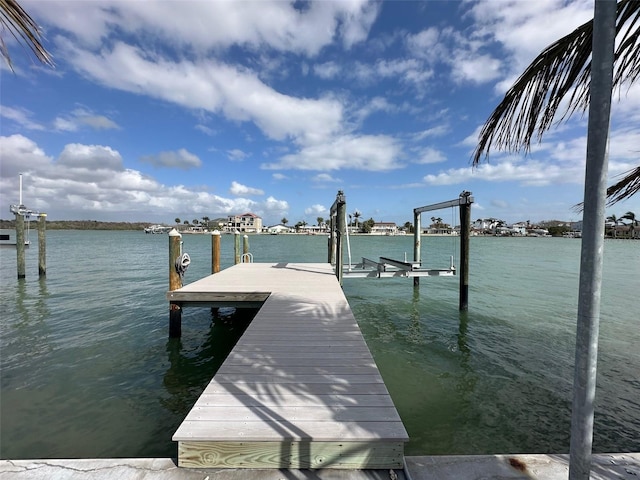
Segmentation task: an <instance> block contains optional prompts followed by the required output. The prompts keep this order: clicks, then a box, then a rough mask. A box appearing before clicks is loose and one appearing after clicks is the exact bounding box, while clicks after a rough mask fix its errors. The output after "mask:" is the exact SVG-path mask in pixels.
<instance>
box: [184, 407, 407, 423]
mask: <svg viewBox="0 0 640 480" xmlns="http://www.w3.org/2000/svg"><path fill="white" fill-rule="evenodd" d="M278 417H282V418H286V419H287V421H290V422H297V421H304V422H324V421H327V422H331V421H338V422H363V421H368V420H371V419H373V418H375V419H376V421H379V422H399V421H400V416H399V415H398V412H397V411H396V409H395V407H352V406H328V405H321V404H316V405H310V406H300V407H293V406H290V405H272V406H264V405H262V406H255V407H251V408H247V407H246V406H244V405H243V406H237V407H230V406H224V407H223V406H204V405H201V404H198V405H196V406H195V407H193V409H192V410H191V411H190V412H189V415H188V417H187V420H190V421H200V422H202V421H213V422H261V421H264V420H265V419H272V418H278Z"/></svg>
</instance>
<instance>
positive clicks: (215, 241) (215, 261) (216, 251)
mask: <svg viewBox="0 0 640 480" xmlns="http://www.w3.org/2000/svg"><path fill="white" fill-rule="evenodd" d="M219 271H220V232H219V231H218V230H214V231H213V232H211V273H218V272H219Z"/></svg>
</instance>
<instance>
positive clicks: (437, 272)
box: [328, 190, 473, 310]
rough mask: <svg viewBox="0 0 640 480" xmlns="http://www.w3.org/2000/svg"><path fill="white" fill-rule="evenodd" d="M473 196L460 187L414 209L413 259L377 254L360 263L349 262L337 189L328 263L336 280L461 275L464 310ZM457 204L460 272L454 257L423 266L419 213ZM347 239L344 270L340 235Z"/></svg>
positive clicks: (417, 282)
mask: <svg viewBox="0 0 640 480" xmlns="http://www.w3.org/2000/svg"><path fill="white" fill-rule="evenodd" d="M472 203H473V197H472V196H471V192H468V191H466V190H463V191H462V193H461V194H460V196H459V197H458V198H457V199H455V200H450V201H447V202H440V203H435V204H432V205H426V206H424V207H417V208H414V209H413V215H414V250H413V260H412V261H408V260H407V258H406V256H407V255H406V253H405V258H404V260H395V259H392V258H388V257H380V259H379V261H375V260H371V259H368V258H364V257H363V258H362V262H360V263H359V264H356V265H352V264H351V253H350V246H349V235H348V231H347V228H346V198H345V195H344V193H343V191H342V190H340V191H338V195H337V196H336V200H335V202H334V203H333V205H332V206H331V211H330V212H331V227H330V232H331V234H330V237H329V255H328V256H329V262H330V263H332V264H334V265H335V272H336V277H337V278H338V281H339V282H340V284H341V285H342V280H343V278H344V277H347V278H389V277H405V278H413V284H414V286H418V285H420V277H451V276H454V275H457V274H459V276H460V310H467V307H468V296H469V237H470V233H471V204H472ZM455 206H458V207H460V272H457V271H456V267H455V265H454V261H453V257H451V264H450V265H449V268H443V269H433V268H423V266H422V259H421V254H420V247H421V234H422V227H421V214H422V213H424V212H428V211H432V210H440V209H444V208H448V207H455ZM344 237H346V239H347V248H348V249H349V265H348V268H347V269H346V270H345V268H344V263H343V260H342V256H343V250H344V249H343V238H344Z"/></svg>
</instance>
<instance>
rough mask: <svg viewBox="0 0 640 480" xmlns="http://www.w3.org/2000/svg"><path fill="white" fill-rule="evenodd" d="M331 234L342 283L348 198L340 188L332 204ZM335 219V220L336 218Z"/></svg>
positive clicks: (337, 273)
mask: <svg viewBox="0 0 640 480" xmlns="http://www.w3.org/2000/svg"><path fill="white" fill-rule="evenodd" d="M330 214H331V235H332V239H334V241H333V242H332V244H333V245H332V246H331V249H330V250H331V251H333V249H334V248H335V268H336V277H337V278H338V282H339V283H340V285H342V268H343V261H342V237H343V235H344V234H345V233H346V221H347V219H346V214H347V200H346V199H345V196H344V192H343V191H342V190H338V194H337V195H336V200H335V202H333V205H331V211H330ZM334 219H335V220H334Z"/></svg>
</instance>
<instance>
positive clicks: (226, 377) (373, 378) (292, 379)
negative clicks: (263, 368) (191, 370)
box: [216, 372, 384, 385]
mask: <svg viewBox="0 0 640 480" xmlns="http://www.w3.org/2000/svg"><path fill="white" fill-rule="evenodd" d="M216 381H217V382H219V383H233V384H235V383H238V382H247V383H251V382H253V383H256V384H258V383H263V384H266V385H277V384H283V383H296V384H300V385H309V384H315V383H331V384H348V385H353V384H358V383H369V384H371V383H384V382H383V381H382V377H381V376H380V375H379V374H375V375H335V374H330V375H323V374H320V375H318V374H309V373H298V374H291V373H285V372H280V373H279V374H266V375H263V374H255V373H246V374H241V373H229V374H225V373H222V374H220V373H219V374H217V375H216Z"/></svg>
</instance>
